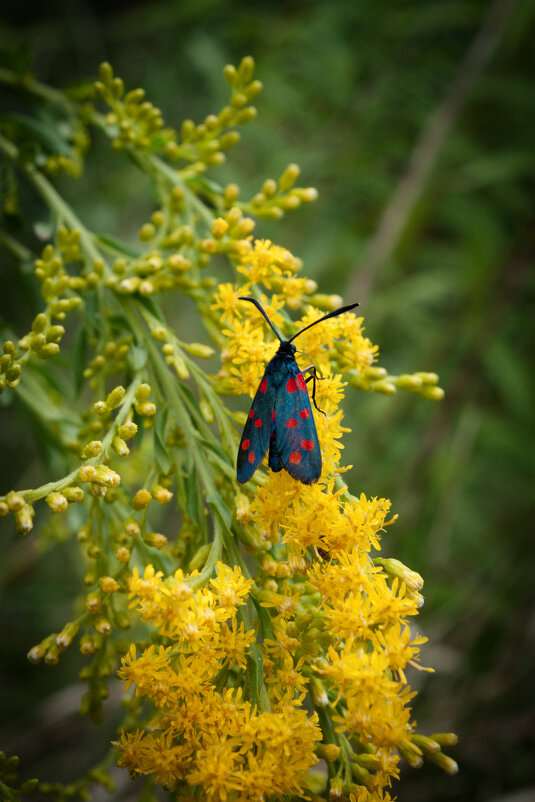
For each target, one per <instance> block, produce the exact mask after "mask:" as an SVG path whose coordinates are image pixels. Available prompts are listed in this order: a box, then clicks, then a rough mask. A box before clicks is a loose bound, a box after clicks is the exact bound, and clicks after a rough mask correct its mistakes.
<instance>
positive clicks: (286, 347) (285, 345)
mask: <svg viewBox="0 0 535 802" xmlns="http://www.w3.org/2000/svg"><path fill="white" fill-rule="evenodd" d="M296 351H297V348H296V347H295V345H294V344H293V343H289V342H288V340H283V341H282V342H281V344H280V345H279V350H278V351H277V353H278V354H283V355H284V356H293V355H294V354H295V352H296Z"/></svg>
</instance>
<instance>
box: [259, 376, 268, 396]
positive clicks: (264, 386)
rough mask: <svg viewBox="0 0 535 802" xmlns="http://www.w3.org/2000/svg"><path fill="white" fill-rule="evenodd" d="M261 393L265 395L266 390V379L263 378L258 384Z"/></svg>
mask: <svg viewBox="0 0 535 802" xmlns="http://www.w3.org/2000/svg"><path fill="white" fill-rule="evenodd" d="M258 389H259V391H260V392H261V393H265V392H266V390H267V379H266V377H265V376H264V378H263V379H262V381H261V382H260V387H259V388H258Z"/></svg>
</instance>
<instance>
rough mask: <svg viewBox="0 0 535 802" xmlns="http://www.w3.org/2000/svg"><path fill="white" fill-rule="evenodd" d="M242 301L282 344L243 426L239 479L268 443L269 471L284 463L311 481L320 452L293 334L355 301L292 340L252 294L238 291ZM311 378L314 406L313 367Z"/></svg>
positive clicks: (317, 471) (253, 466)
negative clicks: (287, 337) (286, 337)
mask: <svg viewBox="0 0 535 802" xmlns="http://www.w3.org/2000/svg"><path fill="white" fill-rule="evenodd" d="M240 301H249V302H250V303H252V304H254V305H255V306H256V308H257V309H258V311H259V312H260V314H262V315H263V316H264V318H265V319H266V321H267V322H268V324H269V326H270V328H271V329H272V331H273V332H274V333H275V335H276V336H277V338H278V340H279V342H280V345H279V349H278V351H277V353H276V354H275V356H274V357H273V359H270V361H269V362H268V365H267V367H266V371H265V373H264V376H263V377H262V381H261V382H260V385H259V387H258V390H257V392H256V395H255V397H254V400H253V405H252V407H251V411H250V412H249V417H248V418H247V423H246V424H245V428H244V430H243V434H242V437H241V442H240V447H239V450H238V460H237V468H238V471H237V475H238V482H240V483H242V484H243V483H244V482H247V481H249V479H250V478H251V476H252V475H253V473H254V472H255V471H256V469H257V468H258V466H259V465H260V463H261V462H262V460H263V459H264V456H265V454H266V451H267V450H268V448H269V457H268V465H269V467H270V468H271V470H272V471H275V472H277V471H280V470H282V469H283V468H285V469H286V470H287V471H288V473H289V474H290V475H291V476H293V478H294V479H298V480H299V481H300V482H303V483H304V484H306V485H311V484H313V483H314V482H317V481H318V479H319V478H320V475H321V452H320V445H319V441H318V434H317V432H316V424H315V423H314V417H313V415H312V407H311V406H310V398H309V397H308V392H307V386H306V382H305V379H304V378H303V374H302V373H301V371H300V370H299V367H298V365H297V362H296V361H295V352H296V347H295V345H294V344H293V342H292V340H295V338H296V337H298V336H299V335H300V334H302V333H303V332H304V331H306V330H307V329H310V328H311V327H312V326H316V325H317V324H318V323H321V322H322V321H323V320H328V319H329V318H330V317H337V316H338V315H342V314H343V313H344V312H349V311H350V309H354V308H355V307H356V306H358V303H356V304H351V305H350V306H341V307H340V308H339V309H335V310H334V311H333V312H329V314H328V315H324V316H323V317H320V318H319V320H315V321H314V323H310V324H309V325H308V326H305V327H304V328H303V329H301V331H298V332H297V334H294V336H293V337H292V338H291V339H290V340H283V339H282V337H281V336H280V334H279V332H278V331H277V329H276V328H275V326H274V325H273V323H272V322H271V320H270V319H269V318H268V316H267V314H266V312H265V310H264V309H263V308H262V306H261V305H260V304H259V303H258V301H257V300H256V298H249V297H248V296H240ZM309 378H312V379H313V380H314V389H313V391H312V401H313V403H314V406H315V407H316V409H318V407H317V405H316V400H315V379H316V375H315V372H314V371H313V372H312V376H311V377H309ZM318 411H320V410H319V409H318Z"/></svg>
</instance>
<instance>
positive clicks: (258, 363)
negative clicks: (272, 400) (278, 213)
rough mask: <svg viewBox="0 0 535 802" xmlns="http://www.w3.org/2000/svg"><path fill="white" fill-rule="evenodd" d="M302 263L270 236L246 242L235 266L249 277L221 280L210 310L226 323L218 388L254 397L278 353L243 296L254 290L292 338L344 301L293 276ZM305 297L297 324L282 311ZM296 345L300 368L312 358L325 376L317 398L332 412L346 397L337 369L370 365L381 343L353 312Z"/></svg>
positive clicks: (312, 331)
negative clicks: (367, 334)
mask: <svg viewBox="0 0 535 802" xmlns="http://www.w3.org/2000/svg"><path fill="white" fill-rule="evenodd" d="M300 266H301V265H300V261H299V260H298V259H296V258H295V257H294V256H292V254H291V253H290V252H289V251H287V250H285V249H284V248H281V247H279V246H278V245H274V244H272V243H271V242H270V241H269V240H255V241H254V243H250V242H249V241H245V242H243V241H242V243H241V247H240V252H239V264H238V267H237V270H238V272H239V273H241V274H242V275H243V276H245V278H246V281H245V283H243V284H241V285H237V286H234V285H232V284H221V285H219V287H218V289H217V291H216V293H215V295H214V301H213V304H212V309H213V310H215V311H217V312H218V313H219V314H220V318H221V320H222V321H223V323H225V324H226V325H227V326H228V328H226V329H224V330H223V333H224V334H225V336H226V337H227V342H226V347H225V350H224V352H223V369H222V370H221V372H220V374H219V376H218V382H217V383H216V388H217V389H218V390H219V391H220V392H228V393H231V394H234V393H243V392H247V393H248V394H249V395H250V396H253V395H254V393H255V392H256V389H257V387H258V384H259V381H260V378H261V375H262V373H263V370H264V368H265V364H266V361H267V360H269V359H270V358H271V357H272V356H273V355H274V354H275V351H276V350H277V346H278V342H277V341H274V340H273V337H272V336H271V334H270V332H269V330H268V329H267V326H266V324H265V321H264V319H263V318H262V317H261V316H260V315H259V314H258V311H257V310H256V309H255V308H254V307H253V306H252V305H251V304H246V303H244V302H243V301H240V300H239V297H240V296H243V295H251V294H256V296H257V297H258V298H259V300H260V301H261V303H262V305H263V306H264V308H265V310H266V312H267V314H268V316H269V318H270V320H271V321H272V322H273V324H274V326H275V327H276V328H277V329H278V330H279V331H280V333H281V335H282V336H288V337H290V336H292V335H293V334H295V333H296V332H297V331H299V330H300V329H302V328H304V327H305V326H308V325H309V324H310V323H313V322H314V321H315V320H317V319H318V318H319V317H321V316H322V314H324V311H323V310H325V309H327V310H329V309H334V308H335V307H336V306H338V305H339V304H340V303H341V299H340V298H339V297H338V296H319V295H314V293H315V290H316V284H315V282H313V281H310V280H308V279H304V278H298V277H296V275H295V273H296V271H298V270H299V268H300ZM255 285H262V286H263V287H265V288H266V289H268V290H270V291H271V292H272V295H271V297H270V299H268V298H267V297H266V296H265V295H263V294H260V293H258V291H257V290H256V288H255ZM306 300H308V301H309V305H307V306H306V308H305V310H304V313H303V315H302V317H301V319H300V320H298V321H296V322H295V323H293V322H291V321H290V320H289V319H288V317H287V316H285V315H284V314H282V313H281V310H282V309H283V307H284V306H287V307H289V308H291V309H300V308H302V307H303V305H304V303H305V302H306ZM319 310H322V311H321V312H320V311H319ZM266 338H267V339H266ZM297 344H298V349H299V350H298V353H297V354H296V356H297V359H298V362H299V363H300V365H301V366H302V368H304V367H308V366H309V365H310V364H311V363H313V364H314V365H315V366H316V368H317V370H318V372H319V375H320V376H322V378H324V379H325V381H320V382H318V386H317V398H318V405H319V406H320V407H321V406H322V403H324V405H325V406H323V407H322V408H324V409H325V411H326V412H330V411H334V410H335V409H336V407H337V406H338V404H339V402H340V400H341V397H342V387H343V382H342V380H341V377H340V376H339V375H337V373H338V372H341V371H349V370H353V371H357V372H359V373H360V372H363V371H364V369H365V368H368V367H370V366H371V364H372V363H373V362H374V360H375V358H376V356H377V353H378V349H377V346H375V345H373V344H372V343H371V342H370V340H369V339H368V338H367V337H364V335H363V326H362V318H358V317H356V316H355V315H354V314H352V313H348V314H345V315H341V316H340V317H336V318H331V319H330V320H326V321H325V322H324V323H322V324H321V326H318V327H317V328H316V327H314V328H312V329H310V330H309V331H307V332H305V333H304V334H303V335H302V337H300V338H299V340H298V341H297Z"/></svg>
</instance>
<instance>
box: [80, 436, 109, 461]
mask: <svg viewBox="0 0 535 802" xmlns="http://www.w3.org/2000/svg"><path fill="white" fill-rule="evenodd" d="M103 449H104V446H103V445H102V441H101V440H91V442H90V443H86V444H85V446H84V447H83V448H82V451H81V453H80V456H81V458H82V459H90V458H91V457H98V455H99V454H102V451H103Z"/></svg>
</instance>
